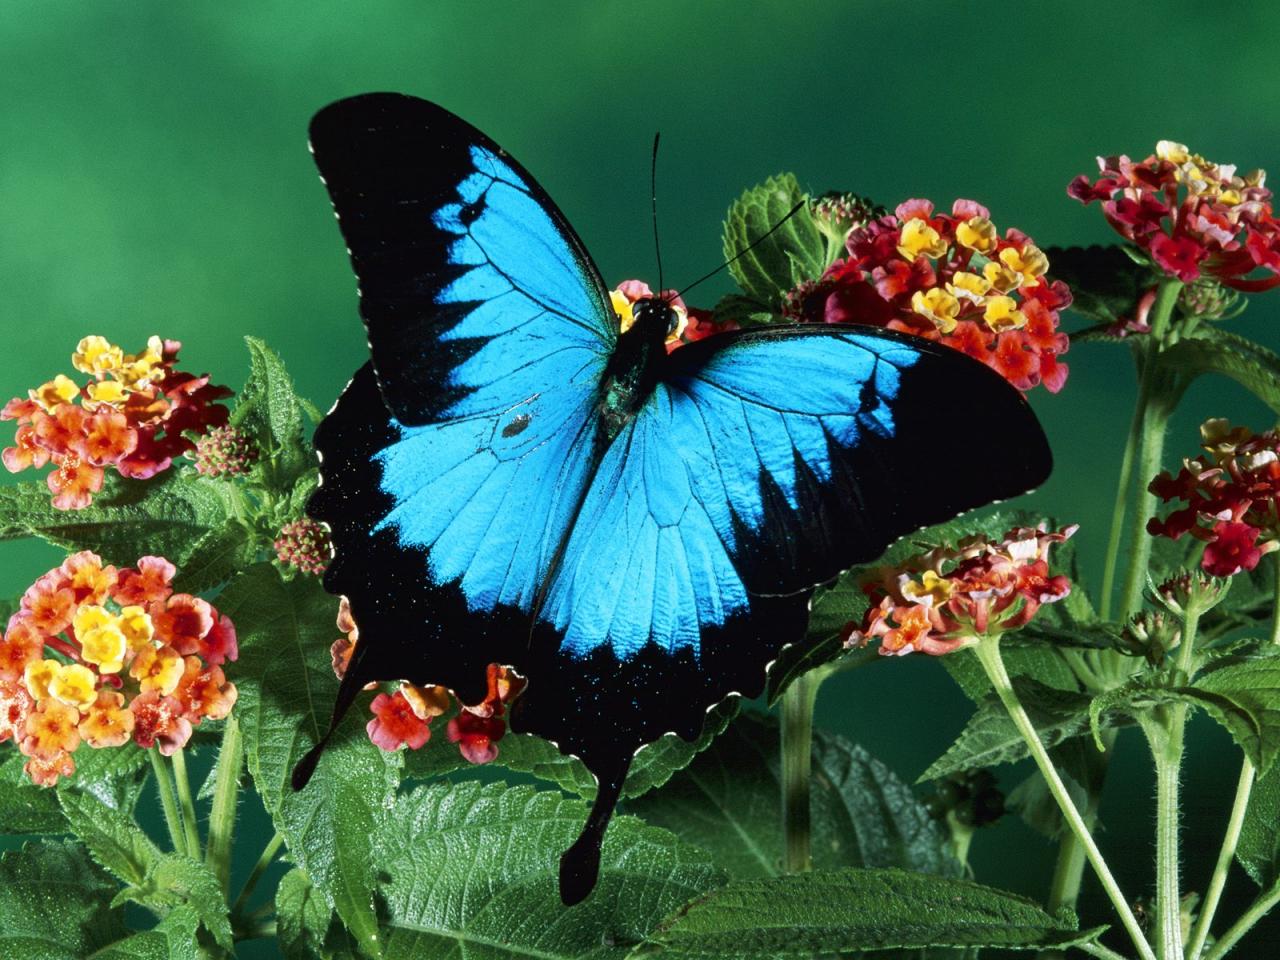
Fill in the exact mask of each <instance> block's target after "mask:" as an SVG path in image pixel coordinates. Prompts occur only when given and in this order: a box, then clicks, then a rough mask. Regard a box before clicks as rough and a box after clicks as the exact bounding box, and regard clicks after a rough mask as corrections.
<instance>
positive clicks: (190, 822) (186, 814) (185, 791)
mask: <svg viewBox="0 0 1280 960" xmlns="http://www.w3.org/2000/svg"><path fill="white" fill-rule="evenodd" d="M169 760H170V761H171V762H172V763H173V779H174V782H175V783H176V784H177V788H178V803H179V804H181V806H182V825H183V829H185V830H186V833H187V856H189V857H192V858H193V859H196V860H199V859H200V831H199V830H198V829H197V828H196V805H195V801H194V800H193V799H192V797H191V780H190V778H189V777H188V776H187V757H186V754H185V753H183V752H182V750H180V749H179V750H175V751H173V756H171V757H170V758H169Z"/></svg>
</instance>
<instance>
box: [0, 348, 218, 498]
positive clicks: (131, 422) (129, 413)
mask: <svg viewBox="0 0 1280 960" xmlns="http://www.w3.org/2000/svg"><path fill="white" fill-rule="evenodd" d="M181 346H182V344H180V343H179V342H178V341H177V340H161V339H160V338H159V337H152V338H151V339H150V340H149V341H147V346H146V349H144V350H143V351H142V352H141V353H137V354H126V353H124V351H123V350H121V349H120V347H118V346H115V345H114V344H111V343H108V342H107V340H106V339H105V338H104V337H98V336H92V337H85V338H84V339H83V340H81V341H80V343H79V345H78V346H77V347H76V352H75V353H74V354H73V355H72V358H71V362H72V364H73V365H74V366H75V368H76V369H77V370H79V371H80V372H81V373H86V374H89V375H90V376H91V379H90V380H89V381H88V382H87V383H85V384H83V385H81V384H77V383H76V382H75V381H73V380H72V379H71V378H70V377H67V376H64V375H62V374H58V376H56V377H54V378H53V379H52V380H50V381H49V382H48V383H45V384H43V385H41V386H40V387H37V388H36V389H34V390H29V391H27V396H26V397H25V398H24V397H15V398H14V399H12V400H10V401H9V402H8V403H7V404H5V406H4V409H3V410H0V420H17V421H18V432H17V436H16V437H15V441H14V445H13V446H12V447H6V448H5V450H4V453H3V460H4V465H5V467H7V468H8V469H9V471H10V472H11V473H17V472H18V471H19V470H25V469H26V468H27V467H37V468H39V467H43V466H45V465H46V464H48V463H50V462H52V463H53V465H54V467H55V468H56V469H54V470H53V471H52V472H51V473H50V474H49V475H48V478H47V482H48V484H49V490H50V491H51V492H52V493H53V505H54V506H55V507H57V508H58V509H59V510H79V509H80V508H82V507H86V506H88V505H89V503H90V502H91V501H92V500H93V495H94V494H95V493H97V492H98V491H99V490H101V489H102V477H103V471H104V468H105V467H109V466H110V467H115V469H116V471H117V472H118V473H119V474H120V475H121V476H124V477H130V478H132V479H137V480H140V479H145V478H147V477H152V476H155V475H156V474H157V473H160V472H161V471H162V470H166V469H168V467H169V465H170V464H171V463H172V462H173V458H174V457H176V456H179V455H181V454H184V453H189V452H191V451H192V450H194V449H195V442H194V441H193V440H191V439H189V438H188V437H187V436H186V434H188V433H194V434H203V433H205V432H206V431H208V430H209V429H210V428H212V427H218V426H222V425H223V424H225V423H226V422H227V416H228V412H227V408H226V407H224V406H222V405H220V404H218V403H217V402H216V401H218V400H222V399H224V398H226V397H229V396H231V391H230V390H228V389H227V388H226V387H219V386H214V385H213V384H211V383H210V382H209V377H208V376H202V377H197V376H195V375H194V374H191V373H186V372H184V371H181V370H177V369H175V364H176V363H177V361H178V350H179V349H180V348H181Z"/></svg>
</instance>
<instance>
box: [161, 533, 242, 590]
mask: <svg viewBox="0 0 1280 960" xmlns="http://www.w3.org/2000/svg"><path fill="white" fill-rule="evenodd" d="M257 559H258V543H257V541H256V540H255V539H254V536H253V533H252V532H251V531H250V530H249V528H248V527H246V526H244V525H243V524H240V523H237V522H235V521H228V522H227V523H224V524H222V525H221V526H218V527H214V528H213V529H211V530H208V531H207V532H206V533H205V534H204V536H202V537H200V539H199V540H197V541H196V542H195V543H193V544H192V545H191V547H190V551H189V552H188V553H187V555H186V556H185V557H184V558H183V559H182V568H181V569H180V570H179V571H178V575H177V577H175V584H176V586H177V587H178V588H179V589H180V590H183V591H185V592H186V593H203V592H205V591H206V590H211V589H212V588H214V587H216V586H218V585H219V584H222V583H226V582H227V581H228V580H230V579H231V578H232V577H233V576H235V575H236V574H237V573H239V572H240V571H241V570H243V569H245V567H247V566H249V565H250V564H252V563H253V562H254V561H255V560H257Z"/></svg>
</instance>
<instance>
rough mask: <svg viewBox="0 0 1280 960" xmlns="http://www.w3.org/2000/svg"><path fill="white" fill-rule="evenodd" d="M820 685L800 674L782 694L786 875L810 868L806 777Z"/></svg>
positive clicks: (807, 784) (783, 815)
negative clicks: (814, 711)
mask: <svg viewBox="0 0 1280 960" xmlns="http://www.w3.org/2000/svg"><path fill="white" fill-rule="evenodd" d="M819 683H821V680H820V678H818V677H815V676H814V675H813V674H812V673H805V674H801V675H800V676H799V677H797V678H796V679H795V680H794V681H793V682H792V684H791V686H789V687H787V689H786V691H785V692H784V693H783V694H782V829H783V858H782V866H783V869H784V870H785V871H786V872H787V873H803V872H804V871H806V870H808V869H809V868H810V867H811V866H812V855H811V850H810V823H809V816H810V810H809V776H810V765H811V761H812V755H813V705H814V702H815V701H816V699H817V696H818V685H819Z"/></svg>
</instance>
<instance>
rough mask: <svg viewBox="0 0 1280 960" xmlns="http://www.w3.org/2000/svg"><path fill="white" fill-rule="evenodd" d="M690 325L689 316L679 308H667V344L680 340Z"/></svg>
mask: <svg viewBox="0 0 1280 960" xmlns="http://www.w3.org/2000/svg"><path fill="white" fill-rule="evenodd" d="M688 323H689V314H688V313H687V312H685V311H684V310H683V309H681V308H680V307H677V306H669V307H667V342H668V343H670V342H671V341H672V340H678V339H680V337H681V336H683V334H684V328H685V326H686V325H687V324H688Z"/></svg>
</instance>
